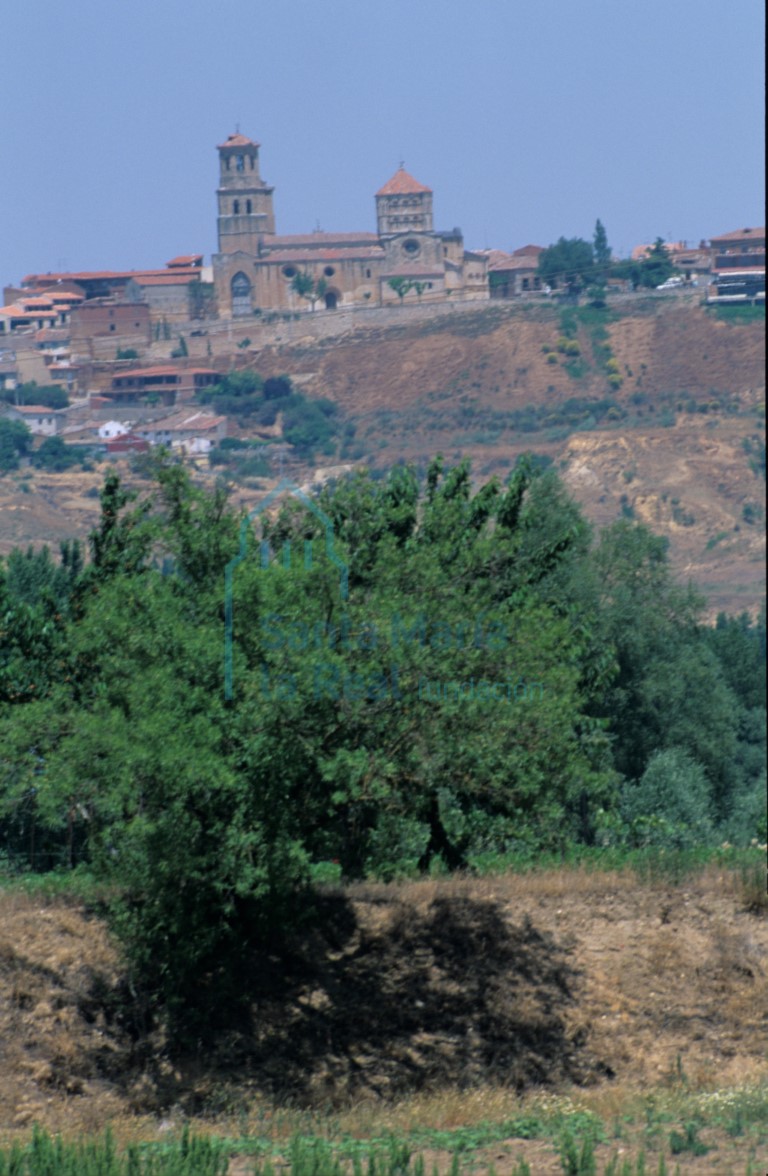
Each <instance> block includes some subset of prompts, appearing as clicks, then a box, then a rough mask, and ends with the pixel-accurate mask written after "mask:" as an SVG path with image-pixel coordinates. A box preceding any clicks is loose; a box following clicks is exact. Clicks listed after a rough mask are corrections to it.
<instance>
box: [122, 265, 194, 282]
mask: <svg viewBox="0 0 768 1176" xmlns="http://www.w3.org/2000/svg"><path fill="white" fill-rule="evenodd" d="M199 278H200V271H199V270H193V271H192V272H190V271H189V270H182V269H178V270H176V271H175V272H174V273H170V274H166V273H162V274H136V275H135V276H134V277H133V278H131V281H132V282H135V283H136V285H137V286H182V285H186V286H188V285H189V283H190V282H193V281H197V280H199Z"/></svg>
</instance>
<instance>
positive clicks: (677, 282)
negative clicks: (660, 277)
mask: <svg viewBox="0 0 768 1176" xmlns="http://www.w3.org/2000/svg"><path fill="white" fill-rule="evenodd" d="M682 285H683V279H682V278H667V280H666V282H662V283H661V285H660V286H657V287H656V289H657V290H674V289H675V287H676V286H682Z"/></svg>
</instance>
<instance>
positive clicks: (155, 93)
mask: <svg viewBox="0 0 768 1176" xmlns="http://www.w3.org/2000/svg"><path fill="white" fill-rule="evenodd" d="M762 9H763V6H762V3H760V0H731V2H730V3H726V2H725V0H474V3H466V2H463V0H376V2H374V0H325V2H324V3H318V2H317V0H218V2H217V3H212V2H210V0H130V2H128V0H69V2H66V3H65V2H62V0H35V2H34V3H32V2H31V0H17V2H15V3H10V4H8V5H4V6H3V13H2V22H1V27H0V42H1V43H2V50H3V52H2V78H3V83H4V84H3V107H2V117H0V168H1V169H2V172H1V174H2V189H1V191H2V196H1V197H0V213H1V215H0V282H2V283H5V282H8V281H18V280H19V279H20V278H21V277H22V276H23V275H24V274H26V273H28V272H30V271H44V270H55V269H60V268H67V269H108V268H110V269H111V268H115V269H129V268H141V267H146V266H155V265H158V266H159V265H163V264H164V263H165V261H167V260H168V258H170V257H172V256H174V255H175V254H178V253H188V252H204V253H205V254H206V255H209V254H210V253H211V252H213V251H214V250H215V248H216V220H215V217H216V205H215V196H214V191H215V188H216V182H217V157H216V152H215V149H214V148H215V144H216V143H219V142H221V141H223V140H224V139H225V138H226V136H227V134H229V133H230V132H232V131H233V130H234V129H235V125H236V124H237V123H239V125H240V129H241V131H243V132H244V133H245V134H248V135H250V136H251V137H252V138H254V139H257V140H258V141H259V142H260V143H261V144H262V149H261V167H262V175H263V176H264V178H265V179H266V180H267V181H268V182H269V183H270V184H274V185H275V189H276V191H275V210H276V217H277V229H278V232H282V233H292V232H308V231H311V230H312V229H313V228H315V227H316V226H317V225H318V224H319V225H320V226H321V227H322V228H323V229H326V230H329V231H330V230H348V229H367V230H373V229H374V228H375V216H374V201H373V194H374V192H375V191H376V189H377V188H378V187H380V186H381V184H383V183H384V182H385V181H386V180H387V179H388V178H389V177H390V175H391V174H392V173H393V172H394V171H395V169H396V168H397V166H398V163H399V162H400V160H401V159H402V160H404V161H405V165H406V167H407V168H408V170H409V171H410V172H412V173H413V175H414V176H416V178H417V179H419V180H420V181H422V182H423V183H426V184H429V185H430V186H431V187H432V188H433V189H434V192H435V220H436V227H437V228H451V227H453V226H454V225H460V226H461V227H462V228H463V230H464V235H465V240H466V243H467V245H468V246H470V247H475V248H482V247H484V246H496V247H499V248H505V249H509V248H517V247H518V246H520V245H524V244H527V243H529V242H534V243H537V244H541V245H547V244H549V243H551V242H552V241H554V240H556V239H557V237H558V236H560V235H565V236H586V237H590V236H591V234H592V231H593V228H594V224H595V220H596V218H597V217H598V216H599V217H600V218H601V219H602V220H603V222H604V224H605V226H606V228H607V230H608V237H609V241H610V243H611V245H612V246H613V248H614V251H615V252H617V253H620V254H625V253H627V252H628V251H629V250H630V248H631V247H632V246H633V245H635V244H637V243H638V242H641V241H648V240H652V239H653V238H654V237H656V236H657V235H661V236H663V237H665V238H667V239H673V240H678V239H682V240H688V241H693V242H698V241H699V239H700V238H702V237H709V236H711V235H712V234H717V233H721V232H727V231H729V230H731V229H736V228H740V227H743V226H745V225H758V224H762V223H764V220H763V217H764V213H763V199H764V194H763V163H764V159H763V133H764V132H763V101H764V94H763V38H764V24H763V15H762Z"/></svg>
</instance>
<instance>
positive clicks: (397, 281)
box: [387, 277, 416, 306]
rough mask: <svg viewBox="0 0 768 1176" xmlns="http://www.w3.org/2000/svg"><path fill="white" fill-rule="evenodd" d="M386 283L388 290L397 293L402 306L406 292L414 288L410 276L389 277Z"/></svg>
mask: <svg viewBox="0 0 768 1176" xmlns="http://www.w3.org/2000/svg"><path fill="white" fill-rule="evenodd" d="M387 285H388V286H389V288H390V290H394V292H395V294H397V296H398V298H399V299H400V305H401V306H402V304H403V299H404V298H405V296H406V294H407V293H408V292H409V291H410V290H413V289H414V287H415V285H416V283H415V282H412V281H411V279H410V278H403V277H397V278H390V279H389V281H388V282H387Z"/></svg>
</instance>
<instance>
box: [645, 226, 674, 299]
mask: <svg viewBox="0 0 768 1176" xmlns="http://www.w3.org/2000/svg"><path fill="white" fill-rule="evenodd" d="M674 272H675V265H674V262H673V261H672V258H671V256H670V253H669V250H668V249H667V248H666V247H665V245H664V240H663V238H661V237H657V238H656V240H655V241H654V243H653V245H652V246H651V248H650V249H649V250H648V253H647V254H646V256H645V257H644V258H643V260H642V261H641V262H640V274H639V284H640V285H641V286H646V287H648V288H650V289H654V288H655V287H656V286H660V285H661V284H662V282H666V280H667V278H671V277H672V274H673V273H674Z"/></svg>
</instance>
